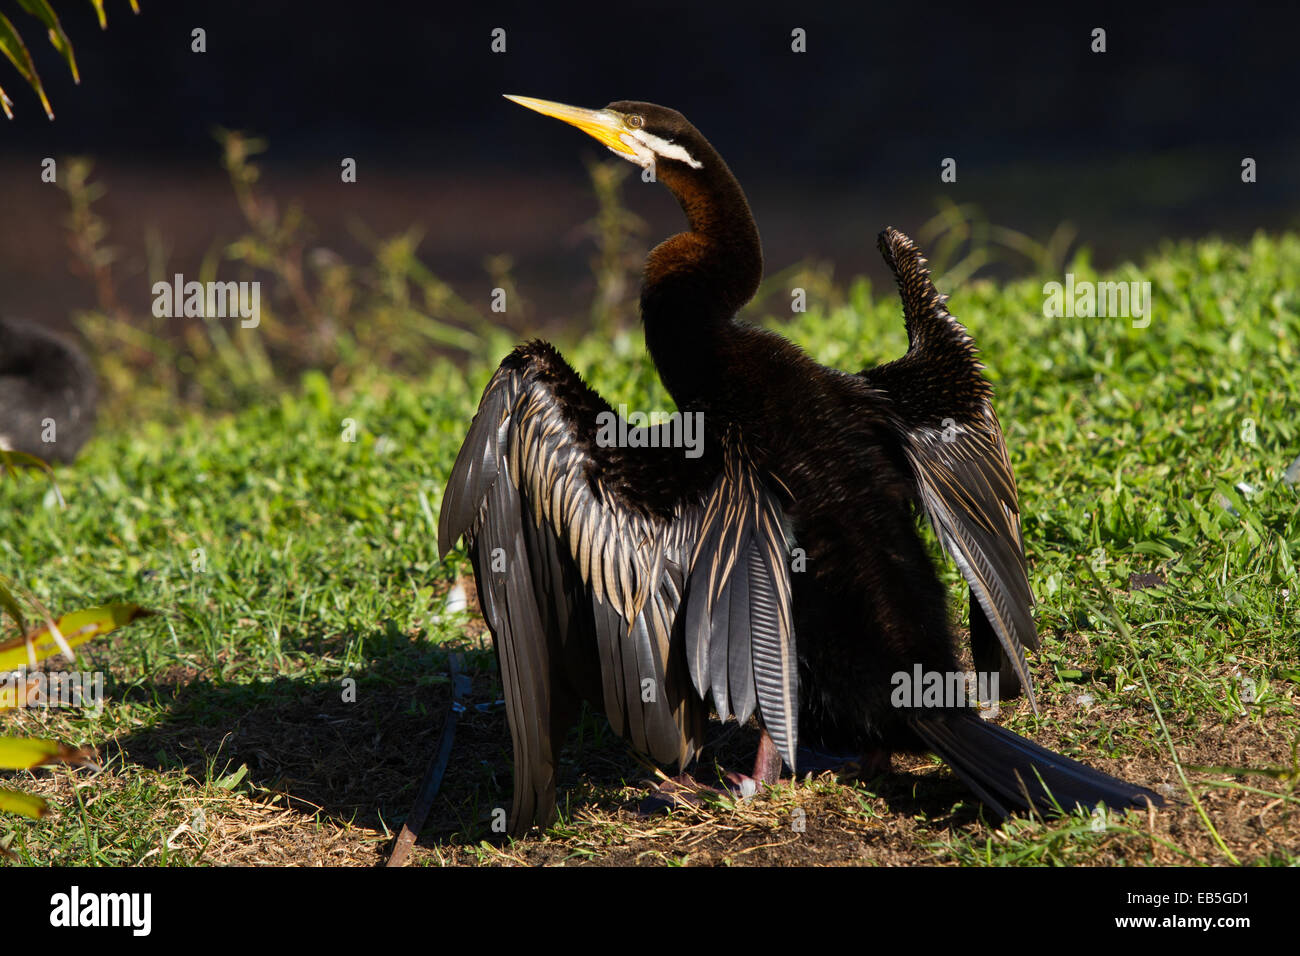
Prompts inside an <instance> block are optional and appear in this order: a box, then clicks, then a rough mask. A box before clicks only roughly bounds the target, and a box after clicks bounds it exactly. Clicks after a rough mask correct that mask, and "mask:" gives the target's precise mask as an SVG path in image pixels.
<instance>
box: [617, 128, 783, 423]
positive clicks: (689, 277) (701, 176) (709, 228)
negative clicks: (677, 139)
mask: <svg viewBox="0 0 1300 956" xmlns="http://www.w3.org/2000/svg"><path fill="white" fill-rule="evenodd" d="M684 145H685V146H686V148H687V150H688V151H689V152H690V154H691V155H692V156H693V157H695V158H696V159H698V160H699V161H700V162H701V164H702V165H701V167H700V168H699V169H695V168H693V167H691V166H689V165H687V164H685V163H682V162H678V161H674V160H663V159H661V160H660V162H659V163H658V167H657V169H656V176H657V178H658V180H659V181H660V182H661V183H663V184H664V185H665V186H667V187H668V189H669V190H670V191H671V192H672V194H673V195H674V196H676V197H677V201H678V203H680V204H681V207H682V211H683V212H684V213H685V214H686V220H687V223H688V225H689V229H688V231H686V232H682V233H678V234H677V235H675V236H673V237H672V238H670V239H667V240H665V241H664V242H662V243H660V244H659V245H658V246H656V247H655V248H654V249H653V250H652V251H651V253H650V255H649V257H648V258H647V259H646V265H645V281H644V284H643V286H642V289H641V317H642V320H643V321H644V323H645V337H646V346H647V348H649V350H650V355H651V357H652V358H653V359H654V362H655V366H656V367H657V368H658V370H659V375H660V378H662V379H663V382H664V385H665V386H667V388H668V390H669V391H670V392H671V393H672V395H673V398H674V399H675V400H676V401H677V403H678V405H683V404H692V403H693V402H694V401H695V400H697V399H700V398H702V397H704V396H706V395H707V393H708V391H709V388H710V383H712V382H715V381H716V380H717V377H718V371H719V369H718V367H717V366H718V360H719V353H720V350H721V348H722V344H723V343H722V340H723V339H724V338H725V337H727V335H728V332H729V330H730V328H731V319H732V317H733V316H734V315H735V314H736V312H737V310H739V309H740V308H741V306H743V305H744V304H745V303H746V302H748V301H749V300H750V299H751V298H752V297H753V295H754V292H755V291H757V289H758V283H759V280H760V279H761V278H762V275H763V251H762V246H761V245H760V243H759V238H758V228H757V226H755V225H754V217H753V215H752V214H751V213H750V211H749V203H748V201H747V200H746V199H745V193H744V191H743V190H742V189H741V188H740V183H739V182H737V181H736V177H735V176H733V175H732V173H731V170H730V169H728V168H727V164H726V163H725V162H723V160H722V157H721V156H719V155H718V153H717V151H716V150H714V149H713V147H712V146H710V145H709V144H708V142H707V141H706V140H705V139H704V138H703V137H702V136H699V135H698V134H696V135H695V136H694V137H692V138H691V139H690V140H689V141H687V142H685V143H684Z"/></svg>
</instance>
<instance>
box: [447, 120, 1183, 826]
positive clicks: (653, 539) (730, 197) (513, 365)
mask: <svg viewBox="0 0 1300 956" xmlns="http://www.w3.org/2000/svg"><path fill="white" fill-rule="evenodd" d="M509 98H510V99H512V100H514V101H515V102H517V103H519V104H521V105H523V106H526V107H528V108H529V109H532V110H536V111H537V112H539V113H542V114H544V115H546V116H552V117H555V118H557V119H560V120H563V121H565V122H566V123H569V124H572V125H574V126H576V127H578V128H579V129H581V130H583V131H584V132H586V133H588V134H590V135H591V136H593V137H594V138H595V139H597V140H598V141H599V142H601V143H603V144H604V145H605V146H607V147H609V149H611V150H612V151H613V152H614V153H615V155H617V156H620V157H622V158H624V159H627V160H629V161H631V162H633V163H636V164H637V165H639V166H641V167H643V168H645V169H649V170H653V172H654V178H655V179H656V180H657V181H658V182H660V183H662V184H663V185H664V186H666V187H667V188H668V190H669V191H670V192H671V193H672V194H673V195H674V196H675V197H676V198H677V201H678V203H679V204H680V205H681V208H682V211H683V212H684V213H685V216H686V220H687V229H686V231H684V232H681V233H679V234H677V235H675V236H672V237H671V238H669V239H667V240H666V241H664V242H662V243H660V244H659V245H658V246H656V247H655V249H654V250H653V251H652V252H651V253H650V254H649V257H648V259H647V261H646V265H645V275H644V284H643V286H642V290H641V316H642V320H643V322H644V327H645V342H646V347H647V349H648V350H649V353H650V356H651V358H652V359H653V361H654V364H655V367H656V369H657V370H658V372H659V376H660V378H661V379H662V381H663V383H664V385H665V387H666V388H667V389H668V391H669V393H671V395H672V397H673V400H674V401H675V403H676V405H677V408H678V410H679V412H680V413H682V414H684V415H700V416H702V422H703V434H704V442H703V447H702V449H700V450H699V451H698V454H697V455H695V456H688V455H686V454H684V453H683V449H682V448H680V447H671V446H672V444H673V437H674V435H673V432H672V429H673V428H674V427H677V426H676V425H675V424H674V423H673V422H671V421H670V422H668V423H664V424H661V425H658V426H653V428H655V429H657V430H658V432H657V433H639V435H638V438H639V440H637V441H635V442H633V441H627V442H623V443H621V444H620V443H611V442H609V441H602V440H601V428H602V424H603V423H607V422H608V421H609V416H610V415H613V414H614V412H613V410H612V409H611V406H610V405H609V403H608V402H607V401H605V399H603V398H602V397H601V396H600V395H598V394H596V393H595V392H594V391H593V390H592V389H591V388H589V387H588V386H587V385H586V384H585V383H584V382H583V380H582V378H581V377H580V376H579V375H578V373H577V372H575V371H574V370H573V368H572V367H570V366H569V364H568V363H567V362H565V360H564V359H563V358H562V357H561V356H560V354H559V353H558V352H557V351H556V350H555V349H554V348H553V347H552V346H551V345H549V344H547V343H546V342H541V341H536V342H533V343H531V344H528V345H524V346H521V347H519V348H517V349H516V350H515V351H514V352H512V353H511V354H510V355H509V356H507V357H506V359H505V360H504V361H503V362H502V363H501V366H500V368H499V369H498V370H497V372H496V374H495V375H494V376H493V377H492V379H491V381H490V382H489V383H488V385H487V388H486V390H485V391H484V393H483V398H482V401H481V403H480V405H479V409H478V413H477V414H476V415H475V417H474V421H473V424H472V425H471V426H470V429H469V434H468V436H467V437H466V439H465V443H464V445H463V447H462V448H461V451H460V455H459V457H458V458H457V460H456V464H455V466H454V468H453V470H452V472H451V475H450V478H449V480H448V482H447V486H446V492H445V496H444V500H443V505H442V510H441V515H440V517H439V529H438V532H439V533H438V538H439V548H440V551H441V552H442V553H443V554H444V555H445V554H446V552H447V551H448V550H449V549H450V548H451V547H452V546H453V545H454V544H455V543H456V541H457V539H459V538H460V537H461V536H462V535H463V536H464V538H465V542H466V546H467V548H468V552H469V556H470V559H471V561H472V563H473V566H474V572H475V577H476V580H477V586H478V593H479V599H480V604H481V606H482V609H483V614H484V617H485V618H486V620H487V623H488V626H489V627H490V629H491V631H492V635H493V639H494V643H495V646H496V653H497V658H498V661H499V663H500V667H501V676H502V682H503V685H504V688H505V699H506V702H507V715H508V719H509V724H510V732H511V736H512V739H513V743H514V763H515V769H514V774H515V776H514V804H513V809H512V814H511V824H510V826H511V832H512V833H514V834H521V833H524V832H525V831H527V830H528V828H529V827H530V826H532V825H533V824H538V825H542V826H545V825H547V824H549V823H550V822H551V821H552V820H553V819H554V817H555V798H556V765H557V756H558V751H559V748H560V746H561V744H562V742H563V740H564V736H565V732H566V730H567V729H568V728H569V727H570V726H571V725H572V723H573V722H574V720H575V719H576V718H577V717H578V715H579V713H580V709H581V705H582V702H583V701H584V700H585V701H589V702H591V703H592V704H593V705H594V706H595V707H597V708H599V709H601V710H602V711H603V712H604V713H605V715H606V716H607V717H608V719H609V722H610V724H611V726H612V727H613V729H614V730H615V731H616V732H617V733H619V734H621V735H622V736H624V737H625V738H626V739H627V740H628V741H629V742H630V743H631V744H632V746H633V747H635V748H636V749H637V750H638V751H640V752H641V753H643V754H645V755H648V756H649V757H651V758H653V759H654V760H656V761H659V762H661V763H664V764H677V765H678V766H679V767H682V768H685V767H687V766H689V765H690V763H691V762H692V760H693V759H694V758H695V756H696V754H697V753H698V752H699V749H700V746H701V744H702V742H703V731H704V726H705V722H706V719H707V717H708V708H709V704H710V702H711V704H712V708H713V710H714V711H716V713H717V715H718V717H719V718H721V719H722V720H726V719H727V718H728V717H729V716H735V718H736V719H737V720H738V721H740V722H742V723H744V722H745V721H747V720H748V719H749V717H750V716H751V715H757V717H758V721H759V723H760V724H761V726H762V733H761V736H760V739H759V746H758V754H757V758H756V761H755V766H754V768H753V770H752V772H751V774H750V778H751V780H752V781H753V782H756V783H763V782H772V781H774V780H776V779H777V778H778V776H779V774H780V772H781V765H782V762H783V761H784V763H785V764H786V765H788V766H789V767H791V768H792V769H796V767H797V763H796V761H797V755H798V747H799V745H800V744H801V743H803V744H808V745H811V746H814V747H818V748H822V749H824V750H830V751H836V752H840V753H845V752H848V753H856V754H862V755H865V759H867V760H868V761H869V763H870V765H872V766H879V767H885V766H887V765H888V759H889V754H890V753H891V752H911V753H925V752H934V753H937V754H938V755H939V756H940V757H942V758H943V759H944V760H945V761H946V762H947V763H948V764H949V765H950V766H951V767H952V768H953V770H954V771H956V773H957V774H958V775H959V776H960V777H961V778H962V779H963V780H964V781H965V782H966V783H967V784H968V785H969V786H970V787H971V789H972V790H973V791H974V792H975V794H976V795H977V796H978V797H979V798H980V799H981V800H982V801H983V802H984V803H985V804H986V805H987V806H988V808H989V809H990V810H991V811H993V812H994V813H997V814H1000V815H1004V816H1005V815H1007V814H1009V813H1010V812H1012V811H1014V810H1020V809H1028V808H1031V807H1032V808H1036V809H1039V810H1044V811H1047V810H1051V809H1052V807H1053V806H1055V805H1057V804H1059V806H1060V807H1062V808H1064V809H1065V810H1067V811H1068V810H1070V809H1072V808H1073V807H1074V806H1075V805H1078V804H1081V805H1085V806H1092V805H1096V804H1099V803H1104V804H1107V805H1109V806H1110V807H1113V808H1127V807H1143V806H1145V805H1146V804H1145V801H1147V800H1150V801H1151V802H1152V803H1155V804H1160V802H1161V801H1160V798H1159V797H1158V796H1157V795H1156V794H1154V793H1152V792H1151V791H1149V790H1147V789H1145V788H1142V787H1139V786H1135V785H1132V784H1129V783H1125V782H1124V781H1121V780H1118V779H1116V778H1114V777H1111V776H1108V775H1106V774H1104V773H1101V772H1098V771H1096V770H1093V769H1090V768H1088V767H1086V766H1084V765H1083V764H1080V763H1078V762H1076V761H1074V760H1071V759H1069V758H1066V757H1063V756H1061V755H1059V754H1056V753H1053V752H1052V751H1049V750H1046V749H1044V748H1042V747H1039V746H1038V745H1036V744H1034V743H1031V742H1030V741H1028V740H1026V739H1024V738H1022V737H1019V736H1017V735H1016V734H1013V733H1011V732H1009V731H1006V730H1003V729H1001V728H1000V727H998V726H997V725H996V724H994V723H992V722H991V721H988V720H984V719H982V718H981V717H980V716H979V713H978V711H977V710H976V709H975V708H973V707H971V706H969V702H968V701H964V700H963V701H957V700H951V699H948V697H945V698H944V699H943V700H941V701H935V700H931V699H929V698H928V697H925V696H924V695H922V694H921V692H920V689H919V688H917V693H916V694H915V696H914V697H911V698H909V699H908V700H906V701H904V702H902V703H900V701H899V698H898V696H897V695H896V693H895V692H896V690H897V689H898V686H899V685H898V677H899V675H903V676H904V677H911V675H913V674H916V673H925V674H939V675H950V674H954V673H960V672H961V667H960V663H959V659H958V646H957V640H956V637H955V635H954V633H953V628H952V624H951V622H950V620H949V614H948V603H947V599H946V598H947V596H946V594H945V589H944V587H943V585H942V584H941V583H940V580H939V578H938V576H937V573H936V571H935V568H934V566H933V564H932V562H931V560H930V557H929V554H928V552H927V550H926V547H925V544H924V542H923V540H922V537H921V535H920V533H919V531H918V527H917V522H916V513H917V509H918V508H919V509H921V510H923V511H924V513H925V514H926V515H928V517H929V519H930V521H931V522H932V524H933V527H934V529H935V531H936V532H937V534H938V537H939V540H940V542H941V543H942V545H943V547H944V548H945V550H946V551H947V553H948V554H949V555H951V556H952V558H953V559H954V560H955V561H956V563H957V565H958V567H959V568H960V569H961V572H962V575H963V577H964V578H965V580H966V583H967V584H968V585H969V588H970V593H971V598H972V600H971V612H970V617H971V627H970V636H971V647H972V651H973V657H974V662H975V666H976V668H977V670H978V671H982V672H994V673H997V674H998V675H999V678H1000V680H999V689H1000V692H1001V696H1002V697H1003V698H1007V697H1013V696H1016V695H1018V694H1020V693H1022V692H1023V693H1024V694H1026V695H1027V696H1028V698H1029V701H1030V703H1031V705H1033V706H1035V707H1036V704H1034V699H1033V685H1032V681H1031V679H1030V675H1029V671H1028V669H1027V667H1026V664H1025V651H1026V648H1031V649H1032V648H1037V647H1038V635H1037V632H1036V630H1035V627H1034V621H1033V617H1032V613H1031V606H1032V603H1033V596H1032V594H1031V591H1030V587H1029V580H1028V575H1027V572H1026V564H1025V555H1024V547H1023V542H1022V538H1021V530H1020V513H1019V507H1018V503H1017V496H1016V484H1015V479H1014V477H1013V476H1012V472H1011V465H1010V461H1009V460H1008V457H1007V450H1006V445H1005V442H1004V439H1003V436H1002V430H1001V427H1000V426H999V424H998V419H997V416H996V415H995V414H994V411H993V407H992V404H991V395H992V390H991V387H990V386H989V384H988V382H987V381H986V380H985V379H984V377H983V375H982V368H983V366H982V365H981V364H980V363H979V361H978V359H977V357H976V352H975V348H974V346H973V344H972V342H971V338H970V336H969V335H968V334H967V333H966V330H965V329H964V328H963V327H962V326H961V325H960V324H959V323H958V322H957V320H956V319H954V318H953V317H952V316H951V315H950V314H949V313H948V311H947V309H946V307H945V302H946V297H945V296H941V295H939V294H938V292H937V291H936V290H935V288H934V285H933V284H932V283H931V280H930V276H929V272H928V271H927V269H926V267H925V260H924V259H923V258H922V257H921V255H920V253H919V252H918V250H917V248H916V246H915V245H914V244H913V243H912V242H911V240H910V239H908V238H907V237H906V236H905V235H903V234H902V233H901V232H898V231H896V230H893V229H886V230H885V231H884V232H883V233H881V235H880V243H879V244H880V249H881V252H882V253H883V255H884V257H885V260H886V262H887V263H888V264H889V267H890V269H891V270H893V273H894V275H895V276H896V278H897V280H898V287H899V291H900V294H901V296H902V301H903V313H904V318H905V321H906V325H907V332H908V339H909V343H910V344H909V348H908V351H907V353H906V354H905V355H903V356H902V357H901V358H899V359H897V360H896V361H893V362H890V363H888V364H886V365H882V366H879V367H877V368H872V369H868V370H866V371H864V372H861V373H859V374H851V373H848V372H842V371H839V370H836V369H832V368H826V367H824V366H822V365H819V364H818V363H816V362H814V361H813V360H812V359H811V358H809V357H808V355H807V354H805V353H804V352H803V351H802V350H801V349H800V348H799V347H798V346H796V345H794V344H792V343H790V342H789V341H787V340H786V339H785V338H783V337H781V336H780V335H777V334H776V333H774V332H770V331H767V330H765V329H761V328H757V327H755V326H752V325H748V324H746V323H744V322H740V321H738V320H737V319H736V317H735V316H736V312H737V311H738V310H739V309H740V308H741V307H742V306H743V305H745V303H746V302H748V301H749V299H750V298H751V297H752V296H753V295H754V292H755V290H756V289H757V288H758V284H759V279H760V277H761V275H762V269H763V258H762V250H761V247H760V244H759V236H758V229H757V227H756V226H755V224H754V219H753V216H752V215H751V213H750V210H749V204H748V202H747V201H746V199H745V194H744V192H743V191H742V190H741V188H740V184H739V183H738V182H737V180H736V177H735V176H734V175H732V173H731V170H730V169H728V168H727V164H726V163H725V162H723V159H722V157H721V156H720V155H719V154H718V152H717V151H716V150H715V149H714V148H713V147H712V146H711V145H710V144H709V142H708V141H707V140H706V139H705V138H704V137H703V136H702V135H700V133H699V132H698V131H697V130H696V129H695V127H693V126H692V125H691V124H690V123H688V122H687V121H686V119H685V118H684V117H683V116H682V115H681V114H680V113H678V112H676V111H674V110H671V109H666V108H664V107H662V106H655V105H652V104H650V103H638V102H615V103H611V104H610V105H609V106H607V107H605V108H604V109H599V110H588V109H580V108H576V107H572V106H565V105H562V104H558V103H552V102H548V101H544V100H535V99H528V98H524V97H514V96H512V97H509ZM621 433H622V432H620V434H621ZM678 437H680V436H678ZM796 549H798V553H799V555H800V556H801V561H800V562H798V565H799V567H801V568H802V570H798V571H796V570H793V569H792V566H793V564H794V562H793V561H792V554H793V553H794V552H795V550H796ZM949 696H951V695H949ZM935 704H938V706H935ZM730 776H731V779H732V782H733V783H736V784H739V785H741V786H745V785H746V784H749V783H750V780H746V779H745V778H744V777H743V776H741V775H736V774H733V775H730ZM676 779H678V780H683V779H685V778H684V776H683V777H679V778H676Z"/></svg>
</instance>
